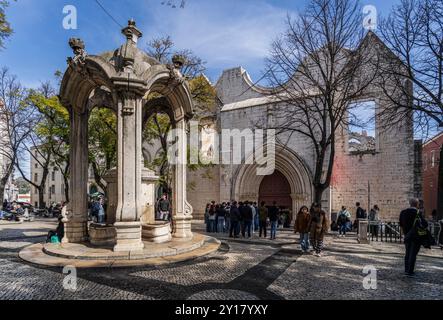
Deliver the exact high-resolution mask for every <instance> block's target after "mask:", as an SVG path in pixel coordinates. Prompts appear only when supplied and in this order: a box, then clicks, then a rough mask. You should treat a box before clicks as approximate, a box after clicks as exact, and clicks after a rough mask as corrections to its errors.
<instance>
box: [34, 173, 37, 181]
mask: <svg viewBox="0 0 443 320" xmlns="http://www.w3.org/2000/svg"><path fill="white" fill-rule="evenodd" d="M37 181H38V173H34V182H37Z"/></svg>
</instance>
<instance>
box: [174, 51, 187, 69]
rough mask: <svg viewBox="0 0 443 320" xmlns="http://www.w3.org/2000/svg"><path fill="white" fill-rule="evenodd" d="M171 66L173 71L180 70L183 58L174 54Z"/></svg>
mask: <svg viewBox="0 0 443 320" xmlns="http://www.w3.org/2000/svg"><path fill="white" fill-rule="evenodd" d="M172 64H173V65H174V68H175V69H178V70H181V69H182V68H183V65H184V64H185V58H184V57H183V56H181V55H178V54H176V55H174V56H173V57H172Z"/></svg>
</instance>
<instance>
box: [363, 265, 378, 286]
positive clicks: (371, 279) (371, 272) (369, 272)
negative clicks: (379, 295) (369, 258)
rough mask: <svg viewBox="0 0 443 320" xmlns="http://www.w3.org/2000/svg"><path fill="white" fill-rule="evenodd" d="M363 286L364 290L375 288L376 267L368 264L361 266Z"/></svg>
mask: <svg viewBox="0 0 443 320" xmlns="http://www.w3.org/2000/svg"><path fill="white" fill-rule="evenodd" d="M363 274H364V275H365V277H364V278H363V288H365V289H366V290H377V269H376V268H375V267H374V266H372V265H368V266H365V267H364V268H363Z"/></svg>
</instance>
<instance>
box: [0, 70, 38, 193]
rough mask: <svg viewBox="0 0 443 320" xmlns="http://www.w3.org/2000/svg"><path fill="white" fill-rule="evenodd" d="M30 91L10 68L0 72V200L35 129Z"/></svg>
mask: <svg viewBox="0 0 443 320" xmlns="http://www.w3.org/2000/svg"><path fill="white" fill-rule="evenodd" d="M26 96H27V90H26V89H25V88H24V87H23V86H22V85H21V84H20V82H19V81H18V80H17V78H16V77H15V76H13V75H11V74H10V73H9V71H8V69H7V68H3V69H1V70H0V146H1V147H0V157H1V158H3V161H2V167H0V197H2V199H3V197H4V191H5V186H6V184H7V183H8V181H9V179H10V178H11V175H12V174H13V172H14V165H15V164H16V162H17V161H18V159H19V153H20V147H21V145H22V144H23V142H24V141H25V140H26V139H28V137H29V136H30V134H31V133H32V130H33V124H34V122H33V121H34V119H35V117H34V116H35V111H34V110H32V109H29V108H26V107H25V101H26Z"/></svg>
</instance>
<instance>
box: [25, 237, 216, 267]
mask: <svg viewBox="0 0 443 320" xmlns="http://www.w3.org/2000/svg"><path fill="white" fill-rule="evenodd" d="M144 244H145V248H144V249H143V250H141V251H134V252H114V251H112V249H109V248H97V247H92V246H90V245H87V244H76V243H67V244H52V243H46V244H35V245H31V246H29V247H26V248H24V249H23V250H22V251H20V253H19V257H20V258H21V259H23V260H25V261H27V262H31V263H35V264H39V265H46V266H57V267H64V266H67V265H70V266H74V267H77V268H95V267H131V266H144V265H162V264H167V263H174V262H180V261H186V260H190V259H195V258H197V257H201V256H204V255H207V254H209V253H212V252H214V251H216V250H218V248H219V247H220V241H218V240H217V239H215V238H212V237H208V236H204V235H201V234H195V235H194V238H193V239H192V240H190V241H188V242H183V241H179V242H177V241H174V240H173V241H171V242H168V243H164V244H154V243H149V242H145V243H144Z"/></svg>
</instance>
